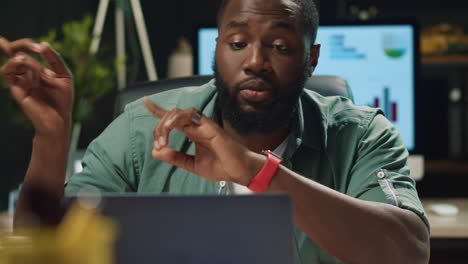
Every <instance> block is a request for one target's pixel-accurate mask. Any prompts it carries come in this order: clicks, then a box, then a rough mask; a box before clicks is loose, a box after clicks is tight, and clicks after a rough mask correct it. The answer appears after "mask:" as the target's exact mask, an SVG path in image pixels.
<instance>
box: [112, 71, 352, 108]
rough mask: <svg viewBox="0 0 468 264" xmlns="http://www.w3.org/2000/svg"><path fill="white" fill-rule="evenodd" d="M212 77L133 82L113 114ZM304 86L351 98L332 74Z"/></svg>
mask: <svg viewBox="0 0 468 264" xmlns="http://www.w3.org/2000/svg"><path fill="white" fill-rule="evenodd" d="M211 79H213V76H212V75H196V76H190V77H181V78H174V79H166V80H159V81H150V82H144V83H139V84H134V85H131V86H129V87H127V88H126V89H125V90H123V91H121V92H120V93H119V94H118V95H117V98H116V102H115V111H114V114H115V116H118V115H119V114H120V113H122V112H123V110H124V107H125V105H126V104H128V103H130V102H132V101H135V100H137V99H139V98H141V97H143V96H145V95H151V94H154V93H159V92H164V91H167V90H171V89H176V88H181V87H188V86H200V85H203V84H205V83H207V82H208V81H210V80H211ZM305 88H306V89H309V90H312V91H315V92H317V93H319V94H321V95H323V96H334V95H338V96H343V97H346V98H349V99H351V100H353V94H352V92H351V89H350V87H349V86H348V83H347V82H346V80H344V79H343V78H341V77H338V76H333V75H314V76H312V77H311V78H309V79H308V80H307V81H306V83H305Z"/></svg>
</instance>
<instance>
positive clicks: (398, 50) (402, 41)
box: [383, 34, 408, 59]
mask: <svg viewBox="0 0 468 264" xmlns="http://www.w3.org/2000/svg"><path fill="white" fill-rule="evenodd" d="M407 45H408V39H407V38H406V37H405V36H404V35H399V34H385V35H384V36H383V49H384V51H385V54H386V55H387V56H388V57H390V58H392V59H398V58H401V57H403V56H404V55H405V53H406V51H407V49H408V46H407Z"/></svg>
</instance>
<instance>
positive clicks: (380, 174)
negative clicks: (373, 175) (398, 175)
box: [377, 171, 385, 179]
mask: <svg viewBox="0 0 468 264" xmlns="http://www.w3.org/2000/svg"><path fill="white" fill-rule="evenodd" d="M377 177H378V178H379V179H383V178H385V173H384V172H383V171H379V172H378V173H377Z"/></svg>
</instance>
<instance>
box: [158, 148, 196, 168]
mask: <svg viewBox="0 0 468 264" xmlns="http://www.w3.org/2000/svg"><path fill="white" fill-rule="evenodd" d="M151 154H152V156H153V158H156V159H159V160H161V161H164V162H167V163H170V164H172V165H174V166H177V167H180V168H183V169H185V170H188V171H191V172H195V157H194V156H191V155H187V154H185V153H183V152H180V151H177V150H174V149H171V148H162V149H156V148H154V149H153V151H152V153H151Z"/></svg>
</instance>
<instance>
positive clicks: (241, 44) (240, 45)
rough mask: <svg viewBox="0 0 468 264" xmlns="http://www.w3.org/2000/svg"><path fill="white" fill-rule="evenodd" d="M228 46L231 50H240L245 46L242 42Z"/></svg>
mask: <svg viewBox="0 0 468 264" xmlns="http://www.w3.org/2000/svg"><path fill="white" fill-rule="evenodd" d="M230 45H231V48H232V49H233V50H241V49H243V48H245V47H246V46H247V44H246V43H244V42H233V43H231V44H230Z"/></svg>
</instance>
